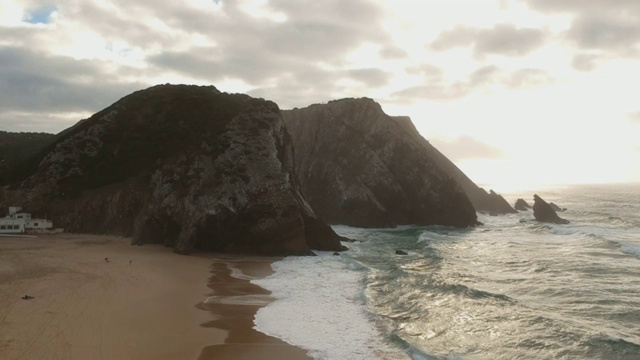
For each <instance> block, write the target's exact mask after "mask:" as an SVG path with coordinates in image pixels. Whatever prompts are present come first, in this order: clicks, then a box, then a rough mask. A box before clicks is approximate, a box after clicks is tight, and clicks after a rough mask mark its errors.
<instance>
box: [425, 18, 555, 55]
mask: <svg viewBox="0 0 640 360" xmlns="http://www.w3.org/2000/svg"><path fill="white" fill-rule="evenodd" d="M545 37H546V34H545V32H544V31H542V30H539V29H533V28H516V27H515V26H514V25H511V24H499V25H495V26H494V27H493V28H487V29H480V28H472V27H467V26H459V27H456V28H453V29H451V30H445V31H443V32H441V33H440V35H438V37H437V38H436V39H435V40H434V41H433V42H432V43H431V44H430V47H431V48H432V49H433V50H437V51H445V50H450V49H454V48H458V47H473V51H474V54H475V55H476V56H477V57H483V56H485V55H504V56H522V55H526V54H528V53H530V52H531V51H533V50H535V49H537V48H539V47H540V46H542V45H543V43H544V40H545Z"/></svg>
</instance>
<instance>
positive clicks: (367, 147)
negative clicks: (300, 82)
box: [282, 98, 476, 227]
mask: <svg viewBox="0 0 640 360" xmlns="http://www.w3.org/2000/svg"><path fill="white" fill-rule="evenodd" d="M282 113H283V117H284V120H285V123H286V124H287V128H288V130H289V132H290V133H291V136H292V138H293V142H294V148H295V157H296V163H297V173H298V176H299V178H300V181H301V184H302V188H303V190H304V193H305V195H306V197H307V200H308V201H309V203H310V204H311V206H312V207H313V209H314V210H315V211H316V212H317V213H318V214H319V215H320V216H322V217H323V218H325V219H326V220H327V221H328V222H330V223H335V224H346V225H351V226H359V227H390V226H395V225H399V224H423V225H432V224H439V225H451V226H459V227H464V226H473V225H474V224H475V223H476V213H475V210H474V209H473V206H472V205H471V202H470V201H469V199H468V198H467V196H466V195H465V193H464V191H463V190H462V189H461V188H460V186H459V185H458V184H457V183H456V182H455V180H454V179H452V178H451V176H449V175H448V174H447V173H446V172H445V171H443V170H442V168H441V167H440V165H439V164H438V163H437V162H436V161H435V160H434V159H433V158H432V156H431V154H430V153H429V150H428V149H427V148H426V147H425V146H424V144H423V143H425V141H424V139H422V138H420V139H422V140H421V141H418V140H417V139H415V138H413V137H411V136H407V131H406V130H405V128H404V125H403V124H402V123H401V122H399V121H397V120H396V119H394V118H393V117H390V116H388V115H386V114H385V113H384V112H383V111H382V109H381V108H380V105H378V104H377V103H375V102H374V101H373V100H371V99H366V98H363V99H343V100H337V101H331V102H329V103H328V104H322V105H311V106H309V107H307V108H304V109H294V110H288V111H283V112H282Z"/></svg>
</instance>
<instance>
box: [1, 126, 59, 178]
mask: <svg viewBox="0 0 640 360" xmlns="http://www.w3.org/2000/svg"><path fill="white" fill-rule="evenodd" d="M55 139H56V136H55V135H53V134H47V133H11V132H6V131H0V186H2V185H6V184H9V183H11V182H13V181H16V180H17V179H20V178H21V177H24V176H25V175H26V174H27V173H28V172H29V170H30V169H32V168H33V167H34V165H35V164H32V163H31V159H32V158H33V157H34V156H36V155H37V154H38V153H39V152H41V151H42V150H43V149H45V148H46V147H47V146H49V145H50V144H51V143H52V142H54V141H55Z"/></svg>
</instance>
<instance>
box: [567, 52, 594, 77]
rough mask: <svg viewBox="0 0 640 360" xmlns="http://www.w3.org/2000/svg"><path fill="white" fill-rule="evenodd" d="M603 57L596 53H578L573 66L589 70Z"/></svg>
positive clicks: (581, 69) (577, 68) (572, 63)
mask: <svg viewBox="0 0 640 360" xmlns="http://www.w3.org/2000/svg"><path fill="white" fill-rule="evenodd" d="M601 59H602V56H600V55H595V54H589V53H587V54H577V55H575V56H574V57H573V61H572V62H571V66H572V67H573V68H574V69H576V70H578V71H584V72H589V71H591V70H593V69H595V68H596V67H597V66H598V62H599V61H600V60H601Z"/></svg>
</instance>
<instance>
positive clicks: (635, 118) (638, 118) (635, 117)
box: [627, 111, 640, 124]
mask: <svg viewBox="0 0 640 360" xmlns="http://www.w3.org/2000/svg"><path fill="white" fill-rule="evenodd" d="M627 118H628V119H629V121H631V122H632V123H636V124H640V111H637V112H632V113H628V114H627Z"/></svg>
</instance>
